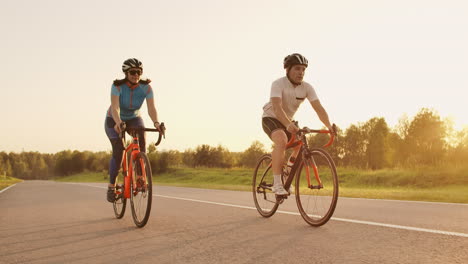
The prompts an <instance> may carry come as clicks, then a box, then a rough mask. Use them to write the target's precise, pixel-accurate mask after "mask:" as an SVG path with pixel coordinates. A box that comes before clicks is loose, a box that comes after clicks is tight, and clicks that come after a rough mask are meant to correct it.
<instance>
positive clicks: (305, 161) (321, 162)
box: [252, 124, 338, 226]
mask: <svg viewBox="0 0 468 264" xmlns="http://www.w3.org/2000/svg"><path fill="white" fill-rule="evenodd" d="M333 129H334V131H336V126H335V124H333ZM309 133H327V134H330V141H329V142H328V143H327V144H326V145H325V146H324V147H328V146H330V145H331V144H332V143H333V140H334V138H335V135H334V134H333V133H332V132H331V131H329V130H312V129H309V128H307V127H304V128H302V129H300V130H299V131H298V132H297V134H295V135H293V137H292V138H291V140H290V141H289V142H288V144H287V146H286V148H287V149H292V150H293V151H292V153H291V155H290V156H289V158H288V161H287V163H285V164H284V167H283V174H282V177H281V178H282V180H283V185H284V189H285V190H287V191H288V190H289V191H288V194H287V195H282V196H279V195H275V194H274V193H273V192H272V186H273V172H272V158H271V154H265V155H263V156H262V157H260V159H259V160H258V163H257V167H256V168H255V171H254V174H253V181H252V192H253V198H254V202H255V206H256V207H257V210H258V212H259V213H260V215H262V216H263V217H270V216H272V215H274V214H275V212H276V210H277V209H278V206H279V205H280V204H281V203H283V201H284V199H287V198H288V196H290V195H291V191H290V190H291V189H290V188H292V187H291V185H292V181H293V179H294V176H296V181H295V186H294V191H295V195H296V203H297V207H298V209H299V212H300V213H301V216H302V218H304V220H305V221H306V222H307V223H308V224H309V225H312V226H321V225H323V224H325V223H326V222H328V220H330V218H331V217H332V215H333V212H334V211H335V207H336V203H337V201H338V175H337V173H336V167H335V163H334V162H333V159H332V158H331V156H330V154H328V152H327V151H325V150H324V149H323V148H309V147H308V143H307V138H306V135H307V134H309Z"/></svg>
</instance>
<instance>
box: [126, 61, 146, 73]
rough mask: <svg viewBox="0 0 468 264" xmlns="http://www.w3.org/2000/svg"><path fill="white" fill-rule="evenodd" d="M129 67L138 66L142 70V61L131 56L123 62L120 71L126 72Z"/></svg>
mask: <svg viewBox="0 0 468 264" xmlns="http://www.w3.org/2000/svg"><path fill="white" fill-rule="evenodd" d="M131 68H140V69H141V70H142V71H143V63H141V61H139V60H138V59H135V58H131V59H128V60H126V61H124V62H123V64H122V71H123V72H127V71H128V70H130V69H131Z"/></svg>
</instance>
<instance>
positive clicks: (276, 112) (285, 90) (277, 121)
mask: <svg viewBox="0 0 468 264" xmlns="http://www.w3.org/2000/svg"><path fill="white" fill-rule="evenodd" d="M283 66H284V69H285V70H286V76H284V77H282V78H279V79H277V80H276V81H274V82H273V83H272V85H271V92H270V101H269V102H268V103H266V104H265V105H264V106H263V116H262V127H263V131H265V133H266V134H267V135H268V136H269V137H270V139H271V140H272V141H273V143H274V146H273V151H272V169H273V177H274V181H273V188H272V190H273V192H274V193H275V194H276V195H287V194H288V192H287V191H286V190H285V189H284V187H283V184H282V181H281V173H282V167H283V161H284V156H285V150H286V144H287V143H288V141H289V140H290V139H291V136H292V134H294V133H296V132H297V131H298V130H299V128H298V127H297V126H296V125H295V123H294V122H293V116H294V114H295V113H296V112H297V109H298V108H299V106H300V105H301V104H302V102H304V100H305V99H306V98H307V100H308V101H309V102H310V104H311V106H312V108H313V109H314V110H315V112H316V113H317V115H318V117H319V119H320V121H322V123H323V124H324V125H325V126H326V127H327V128H328V129H329V130H330V131H333V128H332V125H331V123H330V120H329V119H328V114H327V112H326V111H325V109H324V108H323V106H322V104H321V103H320V101H319V99H318V97H317V94H316V93H315V90H314V88H313V87H312V85H310V84H309V83H307V82H304V81H303V78H304V74H305V70H306V69H307V66H308V61H307V59H306V58H305V57H304V56H302V55H301V54H299V53H293V54H291V55H288V56H286V58H284V61H283ZM333 132H334V131H333Z"/></svg>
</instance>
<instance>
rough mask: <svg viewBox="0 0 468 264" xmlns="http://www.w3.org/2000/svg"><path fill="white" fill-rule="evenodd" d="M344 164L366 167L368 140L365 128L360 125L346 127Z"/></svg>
mask: <svg viewBox="0 0 468 264" xmlns="http://www.w3.org/2000/svg"><path fill="white" fill-rule="evenodd" d="M343 149H344V151H343V152H344V154H343V164H344V165H346V166H352V167H358V168H363V167H366V165H367V164H366V163H365V160H366V159H365V155H366V150H367V141H366V138H365V134H364V131H363V129H362V128H361V127H360V126H356V125H351V126H350V127H349V128H348V129H346V133H345V136H344V138H343Z"/></svg>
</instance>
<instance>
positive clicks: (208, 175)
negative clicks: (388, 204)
mask: <svg viewBox="0 0 468 264" xmlns="http://www.w3.org/2000/svg"><path fill="white" fill-rule="evenodd" d="M252 173H253V169H246V168H232V169H220V168H172V169H170V170H169V171H168V172H166V173H162V174H157V175H154V176H153V180H154V182H155V184H157V185H168V186H179V187H193V188H207V189H222V190H239V191H250V190H251V182H252ZM338 175H339V178H340V197H354V198H370V199H391V200H413V201H430V202H452V203H468V195H467V193H468V184H466V183H465V181H464V180H462V182H461V183H459V184H456V183H453V182H447V180H446V179H440V180H438V179H437V176H434V175H437V173H436V172H434V170H432V171H431V177H430V178H429V177H425V176H424V174H421V173H420V172H411V171H395V170H380V171H359V170H353V169H339V171H338ZM401 175H409V176H408V177H410V180H402V179H401V178H402V177H403V176H401ZM441 175H442V174H441ZM439 177H442V176H439ZM428 178H429V179H428ZM461 178H462V179H465V178H464V177H461ZM395 179H397V180H395ZM434 179H435V180H436V181H439V182H441V183H444V185H441V186H437V187H436V186H435V185H434V184H432V183H433V182H434ZM55 180H57V181H65V182H108V178H107V175H105V174H103V173H81V174H77V175H72V176H67V177H63V178H57V179H55ZM428 180H429V182H431V184H424V182H426V181H428Z"/></svg>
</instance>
